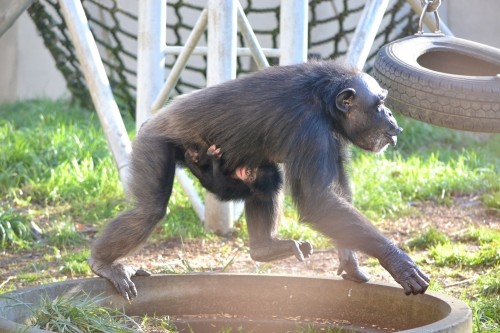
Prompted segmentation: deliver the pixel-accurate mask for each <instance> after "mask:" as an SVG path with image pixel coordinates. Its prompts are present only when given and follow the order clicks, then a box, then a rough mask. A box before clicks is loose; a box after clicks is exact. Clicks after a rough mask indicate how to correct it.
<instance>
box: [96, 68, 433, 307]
mask: <svg viewBox="0 0 500 333" xmlns="http://www.w3.org/2000/svg"><path fill="white" fill-rule="evenodd" d="M386 95H387V91H386V90H384V89H382V88H381V87H380V86H379V85H378V83H377V82H376V81H375V80H374V79H373V78H372V77H371V76H369V75H367V74H365V73H361V72H359V71H356V70H353V69H350V68H346V67H343V66H340V65H338V64H336V63H334V62H330V61H328V62H315V63H306V64H300V65H292V66H283V67H279V66H277V67H271V68H268V69H265V70H262V71H260V72H257V73H255V74H252V75H248V76H244V77H242V78H239V79H236V80H233V81H228V82H225V83H222V84H220V85H216V86H212V87H209V88H206V89H202V90H199V91H196V92H193V93H190V94H188V95H185V96H182V97H180V98H177V99H175V100H174V101H172V103H170V104H169V105H168V106H167V107H166V108H165V109H163V110H162V111H160V112H159V113H158V114H156V115H155V116H154V117H153V118H152V119H151V120H150V121H148V122H147V123H146V124H144V125H143V127H142V129H141V130H140V131H139V133H138V135H137V137H136V139H135V141H134V144H133V152H132V158H131V179H130V183H129V188H130V192H131V194H132V195H133V197H134V199H135V207H134V208H132V209H131V210H129V211H126V212H122V213H121V214H119V215H118V216H117V217H115V218H114V219H113V220H111V222H110V223H109V224H108V226H107V227H106V229H105V230H104V231H103V233H102V235H101V236H100V238H98V239H97V240H96V241H95V243H94V245H93V247H92V253H91V257H90V259H89V263H90V266H91V268H92V270H93V271H94V272H95V273H96V274H98V275H100V276H102V277H105V278H107V279H108V280H110V281H111V282H112V283H113V284H114V285H115V287H116V288H117V290H118V291H119V292H120V293H121V294H122V295H123V296H125V297H126V298H130V297H134V296H135V295H136V294H137V291H136V289H135V285H134V283H133V282H132V281H131V279H130V277H131V276H133V275H144V274H145V272H144V271H142V270H136V269H134V268H132V267H130V266H126V265H123V264H122V263H120V262H118V261H117V260H118V259H119V258H121V257H124V256H126V255H127V254H129V253H130V252H132V251H133V250H135V249H136V248H137V247H138V246H139V245H141V244H142V243H143V242H144V241H145V240H146V239H147V238H148V236H149V235H150V233H151V231H152V230H153V228H154V227H155V225H156V224H157V223H158V221H160V220H161V219H162V218H163V217H164V216H165V212H166V206H167V203H168V199H169V197H170V195H171V192H172V183H173V180H174V171H175V166H176V161H183V160H184V158H185V156H184V155H185V148H184V147H189V146H193V145H194V146H198V147H202V146H204V145H205V146H207V145H208V146H211V145H217V146H219V147H222V148H223V150H224V164H225V168H227V169H228V170H231V169H233V170H234V169H236V168H237V167H238V166H241V165H245V166H247V167H249V168H258V167H260V166H262V165H266V164H267V163H283V165H284V168H285V178H286V182H287V183H288V185H289V188H290V191H291V195H292V197H293V200H294V202H295V204H296V206H297V209H298V212H299V214H300V219H301V220H302V221H305V222H308V223H310V224H311V225H312V226H313V227H314V228H315V229H317V230H319V231H320V232H322V233H324V234H325V235H327V236H329V237H331V238H332V239H333V240H334V241H335V242H336V244H337V246H338V247H340V249H341V251H340V253H341V254H342V258H341V259H342V260H341V268H340V269H341V270H342V269H343V270H345V271H346V272H347V274H348V275H352V276H354V279H356V277H358V276H359V279H358V280H360V281H363V280H364V279H363V277H364V275H363V274H362V273H361V272H360V271H359V269H358V267H357V260H356V257H355V255H354V252H353V251H351V250H350V249H357V250H360V251H363V252H364V253H366V254H368V255H371V256H373V257H375V258H377V259H378V260H379V262H380V263H381V264H382V266H383V267H384V268H385V269H386V270H387V271H388V272H389V273H390V274H391V275H392V276H393V278H394V279H395V280H396V281H397V282H398V283H399V284H401V286H402V287H403V288H404V291H405V293H406V294H411V293H413V294H418V293H423V292H425V290H426V289H427V287H428V285H429V278H428V277H427V276H426V275H425V274H424V273H423V272H422V271H421V270H420V269H419V268H418V267H417V265H416V264H415V263H414V262H413V261H412V260H411V259H410V257H409V256H408V255H407V254H406V253H404V252H403V251H401V250H400V249H399V248H398V247H397V246H396V245H395V244H394V243H393V242H391V241H390V240H388V239H387V238H386V237H384V236H383V235H382V234H381V233H380V232H379V231H378V230H377V229H376V228H375V227H374V226H373V225H372V224H371V223H370V221H369V220H368V219H367V218H366V217H364V216H363V215H362V214H361V213H360V212H359V211H358V210H356V209H355V208H354V207H353V206H352V204H351V191H350V188H349V181H348V177H347V173H346V170H345V160H346V150H347V146H348V143H349V142H351V143H353V144H355V145H357V146H359V147H361V148H362V149H365V150H368V151H374V152H379V151H381V150H383V149H384V148H385V147H386V146H388V145H389V144H392V145H394V144H396V137H397V135H398V134H399V133H400V132H401V131H402V129H401V128H400V127H399V126H398V125H397V123H396V120H395V119H394V118H393V116H392V114H391V112H390V110H389V109H387V108H386V107H385V106H384V99H385V98H386ZM279 197H280V196H279V195H278V193H274V195H270V196H269V198H267V199H261V198H259V197H257V196H254V195H251V196H249V197H248V198H246V199H245V212H246V220H247V228H248V235H249V240H250V255H251V256H252V258H253V259H254V260H258V261H269V260H274V259H279V258H284V257H287V256H291V255H294V254H295V253H296V251H297V250H298V249H299V250H300V248H299V245H298V244H297V242H295V241H293V240H280V239H277V238H276V228H277V224H278V221H279V216H280V214H279V213H280V212H279V210H280V202H279V201H280V200H279Z"/></svg>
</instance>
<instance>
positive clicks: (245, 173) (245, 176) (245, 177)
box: [234, 166, 257, 184]
mask: <svg viewBox="0 0 500 333" xmlns="http://www.w3.org/2000/svg"><path fill="white" fill-rule="evenodd" d="M234 178H236V179H239V180H241V181H243V182H244V183H245V184H251V183H253V182H255V180H256V179H257V168H253V169H252V168H248V167H245V166H242V167H237V168H236V169H235V170H234Z"/></svg>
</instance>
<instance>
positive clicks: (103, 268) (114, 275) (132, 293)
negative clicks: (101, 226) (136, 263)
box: [89, 258, 151, 302]
mask: <svg viewBox="0 0 500 333" xmlns="http://www.w3.org/2000/svg"><path fill="white" fill-rule="evenodd" d="M89 265H90V268H91V269H92V271H93V272H94V273H96V274H97V275H99V276H100V277H103V278H105V279H107V280H109V281H110V282H111V283H113V285H114V286H115V288H116V290H117V291H118V293H119V294H120V295H122V296H123V297H124V298H125V299H126V300H127V301H128V302H130V301H131V300H132V299H133V298H134V297H136V296H137V289H136V288H135V284H134V283H133V282H132V280H131V279H130V278H131V277H132V276H134V275H136V276H150V275H151V273H149V272H147V271H145V270H143V269H135V268H133V267H131V266H127V265H123V264H121V263H113V264H111V265H108V264H104V263H100V262H99V261H97V260H93V259H92V258H90V259H89Z"/></svg>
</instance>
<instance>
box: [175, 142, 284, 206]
mask: <svg viewBox="0 0 500 333" xmlns="http://www.w3.org/2000/svg"><path fill="white" fill-rule="evenodd" d="M184 164H185V165H186V166H187V167H188V168H189V169H190V170H191V172H192V173H193V175H195V176H196V177H197V178H198V179H199V180H200V183H201V184H202V185H203V187H205V188H206V189H207V190H209V191H210V192H212V193H214V194H215V195H216V196H217V197H218V198H219V199H220V200H222V201H227V200H239V199H246V198H248V197H249V196H250V195H255V196H257V197H259V198H262V199H268V198H269V196H270V195H273V193H277V192H278V191H279V190H280V189H281V185H282V183H283V179H282V178H283V177H282V175H281V172H280V170H279V169H278V166H277V165H276V163H266V164H265V165H261V166H259V167H258V168H248V167H246V166H238V167H237V168H236V169H234V170H226V169H225V168H224V166H223V164H224V162H223V160H222V151H221V148H220V147H217V146H216V145H212V146H210V147H208V149H207V148H206V147H194V146H191V147H187V148H186V153H185V162H184Z"/></svg>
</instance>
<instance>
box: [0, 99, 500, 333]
mask: <svg viewBox="0 0 500 333" xmlns="http://www.w3.org/2000/svg"><path fill="white" fill-rule="evenodd" d="M398 121H399V122H400V124H401V125H402V127H404V128H405V131H404V132H403V134H402V135H401V136H400V139H399V143H398V148H397V149H396V150H393V149H391V148H389V150H388V151H386V152H385V153H383V154H378V155H373V154H369V153H365V152H362V151H360V150H359V149H354V151H353V154H352V162H351V164H350V174H351V179H352V182H353V186H354V193H355V197H354V202H355V206H356V207H357V208H358V209H360V210H361V211H362V212H363V213H364V214H365V215H367V216H368V217H369V218H371V219H372V220H374V221H375V222H377V223H383V220H384V219H385V218H396V217H399V216H402V215H405V214H411V213H412V212H413V211H414V206H415V205H414V204H415V203H416V202H421V201H433V202H435V203H437V204H440V205H447V204H449V203H451V202H452V200H453V199H454V198H455V197H457V196H462V195H467V196H477V197H479V198H481V201H482V203H483V204H484V206H485V207H487V209H488V211H489V212H491V214H493V215H494V216H500V176H499V167H500V135H490V136H482V135H481V136H478V135H474V134H469V133H462V132H458V131H452V130H448V129H443V128H437V127H434V126H431V125H427V124H423V123H419V122H415V121H412V120H409V119H406V118H401V119H398ZM126 124H127V127H128V128H131V129H132V130H131V131H130V133H129V134H130V136H131V137H133V136H134V130H133V128H134V126H133V124H132V123H131V121H130V119H126ZM0 142H2V144H1V145H0V197H1V198H2V199H1V201H0V250H2V251H5V252H15V251H23V250H26V249H31V248H33V249H37V248H38V249H43V252H44V255H43V256H42V257H41V258H39V260H37V261H36V262H35V263H33V264H31V265H26V267H24V268H23V270H22V271H20V272H18V273H16V276H15V280H16V281H17V282H19V283H26V284H34V283H45V282H48V281H52V280H53V279H54V277H53V273H52V272H51V271H50V270H48V269H47V267H48V266H49V264H50V263H53V262H54V261H55V262H57V264H58V267H59V268H58V269H59V273H61V274H64V275H65V276H86V275H89V274H91V273H90V272H89V270H88V266H87V264H86V258H87V257H88V250H83V251H82V250H81V247H82V246H83V245H82V244H86V242H88V236H87V235H86V234H84V233H82V232H81V227H82V226H83V227H91V228H92V229H97V230H99V229H100V228H101V227H102V226H103V225H105V223H106V222H107V221H108V220H109V219H110V218H112V217H113V216H115V215H116V214H117V213H118V212H119V211H122V210H123V209H125V208H126V207H127V203H126V202H125V200H124V196H123V190H122V187H121V184H120V181H119V179H118V174H117V171H116V168H115V165H114V163H113V160H112V158H111V154H110V152H109V149H108V147H107V145H106V141H105V139H104V136H103V133H102V129H101V127H100V125H99V121H98V119H97V117H96V115H95V113H93V112H90V111H88V110H84V109H81V108H79V107H76V106H73V105H71V104H69V103H67V102H65V101H55V102H52V101H47V100H36V101H27V102H19V103H13V104H5V105H0ZM198 189H199V190H200V188H199V186H198ZM200 192H203V191H202V190H200ZM297 220H298V216H297V212H296V211H295V209H294V207H293V205H292V204H291V201H290V200H289V199H287V200H286V201H285V203H284V217H283V223H282V226H281V228H280V231H279V232H280V235H281V237H285V238H293V239H304V240H308V241H310V242H312V243H313V245H314V247H315V248H327V247H330V246H331V244H330V241H329V240H328V239H326V238H325V237H323V236H321V235H320V234H318V233H317V232H315V231H313V230H311V229H310V228H308V227H307V226H306V225H300V226H299V225H297V223H296V221H297ZM33 225H38V226H39V227H40V229H41V231H42V234H41V235H37V237H38V238H39V237H40V236H41V240H38V239H37V238H35V237H34V235H33V234H32V232H31V227H32V226H33ZM236 229H237V233H236V234H237V237H240V238H242V239H244V240H245V239H247V237H248V236H247V232H246V227H245V220H244V218H241V219H240V220H239V221H238V222H237V223H236ZM200 237H204V238H210V237H215V236H214V235H212V234H210V233H207V232H206V231H205V230H204V229H203V226H202V224H201V223H200V222H199V220H198V218H197V216H196V214H195V213H194V210H193V209H192V208H191V205H190V203H189V201H188V200H187V198H186V196H185V195H184V194H183V191H182V190H181V188H180V186H179V185H178V184H177V183H175V187H174V192H173V195H172V197H171V199H170V204H169V207H168V215H167V217H166V219H165V220H164V221H162V222H161V223H160V229H159V231H158V232H155V235H154V236H153V238H161V239H165V238H166V239H169V238H181V239H189V238H200ZM499 238H500V236H499V233H498V231H495V230H491V229H488V228H478V229H470V230H468V231H467V232H466V233H464V234H462V235H459V236H453V237H451V236H449V235H444V234H442V233H441V232H440V231H439V230H437V229H432V228H430V229H425V230H422V233H421V234H419V235H416V236H415V237H413V238H412V239H411V240H410V241H408V243H407V244H406V245H405V246H406V247H407V248H408V249H409V250H410V251H412V253H417V252H418V255H419V257H422V258H424V257H425V258H426V259H425V260H424V259H422V260H421V264H423V265H428V266H427V267H426V268H428V270H429V269H430V270H440V269H441V268H443V269H444V268H446V269H449V274H453V275H454V276H455V275H456V276H457V279H459V278H460V276H461V275H460V272H461V271H465V272H478V271H481V272H482V271H484V272H488V273H487V274H484V275H482V276H481V278H480V279H478V281H477V283H474V284H473V285H471V286H469V287H464V288H463V290H464V294H463V295H460V298H462V299H464V300H466V301H467V302H468V303H469V305H470V306H471V308H472V309H473V311H474V314H475V316H474V332H496V331H498V330H499V329H500V319H499V318H500V316H499V312H498V311H499V309H498V307H499V305H498V304H499V303H500V300H499V289H500V287H499V281H498V276H500V271H499V266H500V259H499V256H500V241H499ZM75 248H78V249H79V250H78V251H77V252H78V253H74V252H75V251H74V249H75ZM422 253H423V254H422ZM228 258H229V257H228ZM368 263H369V261H368ZM228 264H230V262H228ZM186 265H187V266H186V267H184V269H185V270H186V271H190V270H193V269H194V268H193V267H191V266H189V263H187V264H186ZM263 267H265V266H263ZM196 270H198V268H196ZM492 274H493V277H491V275H492ZM434 286H435V288H441V287H442V286H440V284H439V283H436V284H435V285H433V288H434ZM4 288H11V287H9V285H7V286H6V287H4ZM4 290H5V289H4Z"/></svg>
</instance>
